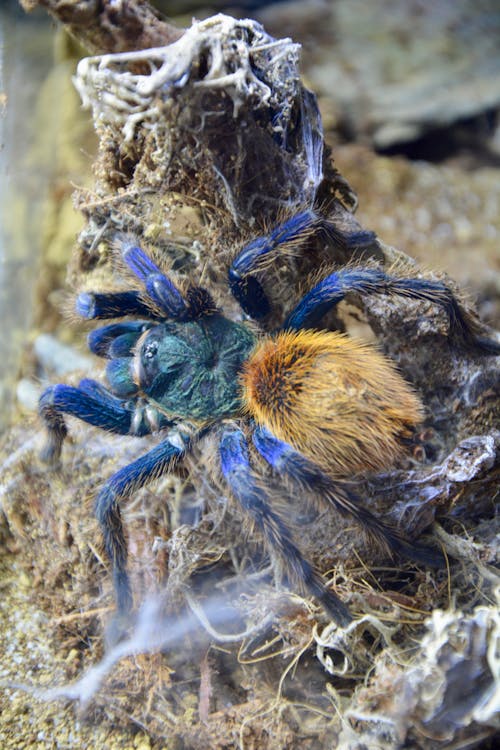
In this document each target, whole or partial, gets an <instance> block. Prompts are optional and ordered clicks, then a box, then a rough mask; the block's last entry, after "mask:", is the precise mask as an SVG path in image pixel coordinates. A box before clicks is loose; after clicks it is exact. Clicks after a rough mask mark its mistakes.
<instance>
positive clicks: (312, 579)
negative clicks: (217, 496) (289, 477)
mask: <svg viewBox="0 0 500 750" xmlns="http://www.w3.org/2000/svg"><path fill="white" fill-rule="evenodd" d="M219 450H220V459H221V469H222V474H223V476H224V478H225V479H226V481H227V482H228V484H229V486H230V488H231V491H232V492H233V494H234V496H235V497H236V499H237V500H238V502H239V503H240V505H241V506H242V508H243V509H244V510H245V512H246V513H247V514H248V515H249V516H250V518H252V520H253V521H254V522H255V524H256V525H257V526H258V528H259V529H260V530H261V532H262V534H263V536H264V539H265V541H266V544H267V546H268V549H270V550H273V551H274V552H276V553H277V554H278V556H279V559H280V561H281V562H282V563H283V564H284V567H285V570H286V572H287V574H288V576H289V577H290V578H291V579H292V580H296V581H297V582H298V583H300V584H301V585H302V587H303V588H304V589H306V590H307V591H308V592H309V593H310V594H312V595H313V596H314V597H315V598H316V599H318V601H319V602H321V604H322V605H323V606H324V608H325V610H326V611H327V612H328V614H329V615H330V616H331V617H332V618H333V619H334V620H335V622H337V623H339V624H340V625H343V626H345V625H348V624H349V622H350V621H351V615H350V613H349V610H348V609H347V607H346V606H345V605H344V604H343V603H342V602H341V601H340V599H338V598H337V597H336V596H335V594H333V592H331V591H329V590H328V589H327V588H326V586H325V584H324V582H323V580H322V578H321V576H320V575H319V573H318V572H317V571H316V570H315V569H314V568H313V567H312V565H311V564H310V563H309V562H308V561H307V560H305V559H304V558H303V557H302V554H301V552H300V551H299V549H298V548H297V547H296V545H295V543H294V541H293V540H292V537H291V535H290V532H289V530H288V528H287V527H286V525H285V523H284V522H283V520H282V518H281V517H280V516H279V515H278V514H277V513H276V512H275V511H274V510H273V509H272V508H271V507H270V505H269V498H268V497H267V495H266V493H265V491H264V489H263V488H262V487H260V486H259V485H258V484H257V483H256V481H255V479H254V477H253V474H252V470H251V467H250V462H249V458H248V446H247V443H246V439H245V436H244V435H243V432H242V431H241V430H239V429H236V428H227V429H225V430H224V431H223V433H222V437H221V441H220V449H219Z"/></svg>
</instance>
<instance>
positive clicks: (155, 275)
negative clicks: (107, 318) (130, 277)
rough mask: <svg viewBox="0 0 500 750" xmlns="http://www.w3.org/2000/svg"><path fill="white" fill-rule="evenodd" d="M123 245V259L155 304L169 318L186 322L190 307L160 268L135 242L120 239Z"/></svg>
mask: <svg viewBox="0 0 500 750" xmlns="http://www.w3.org/2000/svg"><path fill="white" fill-rule="evenodd" d="M118 241H119V243H120V244H121V251H122V257H123V259H124V261H125V263H126V264H127V265H128V267H129V268H130V270H131V271H133V273H134V274H135V275H136V276H137V278H138V279H139V280H140V281H142V283H143V284H144V287H145V289H146V292H147V293H148V295H149V296H150V297H151V299H152V300H153V302H154V303H155V304H156V305H158V307H160V308H161V309H162V310H163V312H164V313H165V315H166V317H167V318H172V320H184V319H186V318H187V317H188V306H187V304H186V302H185V300H184V298H183V296H182V294H181V293H180V291H179V290H178V289H177V287H176V286H175V284H174V283H173V281H171V280H170V279H169V278H168V277H167V276H165V274H164V273H162V271H161V270H160V268H158V266H157V265H156V263H154V262H153V261H152V260H151V258H150V257H149V256H148V255H147V254H146V253H145V252H144V250H142V249H141V248H140V247H139V246H138V245H136V244H135V243H134V242H133V241H131V240H128V239H127V238H125V239H120V238H119V239H118Z"/></svg>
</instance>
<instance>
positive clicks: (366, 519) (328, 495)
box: [252, 427, 445, 567]
mask: <svg viewBox="0 0 500 750" xmlns="http://www.w3.org/2000/svg"><path fill="white" fill-rule="evenodd" d="M252 439H253V443H254V445H255V447H256V448H257V450H258V452H259V453H260V455H261V456H262V457H263V458H264V459H265V460H266V461H267V462H268V463H269V464H270V465H271V466H272V467H273V469H274V470H275V471H276V472H277V473H278V474H279V475H285V476H287V477H288V478H289V479H290V480H291V481H292V482H293V483H294V484H295V485H296V486H298V487H299V488H300V489H301V490H303V491H305V492H306V495H309V498H310V499H312V500H313V501H314V502H315V504H316V505H317V506H318V505H319V506H322V507H326V508H334V509H335V510H336V511H338V512H339V513H341V515H343V516H344V517H345V516H347V517H350V518H353V519H354V520H355V521H357V522H358V523H359V524H361V526H362V527H363V528H364V529H365V530H366V531H367V532H368V533H369V534H371V535H372V536H373V537H374V538H375V539H376V540H377V541H378V542H379V543H380V544H381V545H382V546H383V547H384V549H386V550H387V552H389V554H392V553H393V552H397V553H399V554H402V555H404V556H405V557H407V558H408V559H410V560H413V561H415V562H420V563H423V564H424V565H431V566H433V567H442V566H443V565H444V564H445V561H444V557H443V555H442V554H441V552H440V551H439V550H435V549H432V548H430V547H425V546H423V545H418V544H413V543H411V542H409V541H408V540H407V539H405V538H404V537H403V536H402V535H401V534H399V533H398V532H397V531H396V530H395V529H393V528H392V527H391V526H388V525H387V524H385V523H383V522H382V521H379V519H378V518H377V517H376V516H374V515H373V513H370V511H369V510H368V509H367V508H364V507H363V505H362V504H361V501H360V498H359V497H358V496H357V495H356V494H355V493H354V492H353V491H352V490H351V488H350V487H349V486H348V483H347V482H345V481H339V480H333V479H332V478H331V477H329V476H328V475H327V474H326V473H325V472H324V471H322V470H321V468H320V467H319V466H317V465H316V464H315V463H314V462H313V461H311V460H309V459H308V458H306V457H305V456H303V455H302V454H301V453H299V452H298V451H296V450H295V449H294V448H292V446H291V445H289V443H286V442H285V441H283V440H278V438H276V437H274V435H273V434H272V433H271V432H270V431H269V430H268V429H266V428H265V427H256V429H255V431H254V433H253V436H252Z"/></svg>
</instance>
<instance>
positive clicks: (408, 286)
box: [283, 268, 500, 354]
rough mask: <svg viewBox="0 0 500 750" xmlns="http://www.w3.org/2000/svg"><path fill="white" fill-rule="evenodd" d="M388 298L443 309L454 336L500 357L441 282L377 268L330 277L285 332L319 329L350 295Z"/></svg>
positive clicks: (294, 314)
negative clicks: (392, 273) (400, 276)
mask: <svg viewBox="0 0 500 750" xmlns="http://www.w3.org/2000/svg"><path fill="white" fill-rule="evenodd" d="M351 292H356V293H358V294H362V295H364V294H387V295H397V296H400V297H408V298H410V299H416V300H426V301H428V302H432V303H433V304H435V305H437V306H438V307H441V308H442V309H443V310H444V311H445V312H446V314H447V315H448V319H449V322H450V336H456V337H457V338H458V339H459V340H460V341H461V342H462V343H463V344H464V345H466V346H469V347H471V348H475V349H477V350H478V351H479V352H482V353H484V354H500V344H498V343H497V342H496V341H492V340H490V339H487V338H484V337H482V336H479V335H478V326H477V324H476V323H475V321H474V320H472V319H471V318H470V317H469V316H468V315H467V314H466V313H464V312H463V311H462V309H461V308H460V306H459V304H458V301H457V300H456V298H455V297H454V295H453V293H452V291H451V289H449V288H448V287H447V286H446V284H443V283H442V282H440V281H430V280H427V279H403V278H399V277H397V276H389V275H388V274H386V273H384V271H381V270H379V269H376V268H351V269H349V268H348V269H345V270H341V271H337V272H335V273H332V274H330V275H329V276H327V277H326V278H325V279H323V280H322V281H320V282H319V283H318V284H316V286H315V287H313V288H312V289H311V290H310V291H309V292H308V293H307V294H306V295H305V296H304V297H303V298H302V300H301V301H300V302H299V304H298V305H297V306H296V307H295V308H294V309H293V310H292V312H291V313H290V315H289V316H288V318H287V319H286V321H285V323H284V325H283V328H284V329H287V330H298V329H300V328H315V327H317V326H318V324H319V322H320V320H321V318H322V317H323V316H324V315H325V314H326V313H327V312H328V311H329V310H331V309H332V308H333V307H335V305H337V304H338V303H339V302H341V301H342V300H343V299H344V298H345V296H346V294H349V293H351Z"/></svg>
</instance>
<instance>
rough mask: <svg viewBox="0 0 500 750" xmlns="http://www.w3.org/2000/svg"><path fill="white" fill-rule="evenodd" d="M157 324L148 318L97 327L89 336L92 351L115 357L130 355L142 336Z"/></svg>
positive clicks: (105, 356)
mask: <svg viewBox="0 0 500 750" xmlns="http://www.w3.org/2000/svg"><path fill="white" fill-rule="evenodd" d="M154 325H155V324H154V323H153V322H152V321H147V320H132V321H128V322H123V323H111V324H110V325H107V326H101V327H100V328H95V329H94V330H93V331H91V332H90V333H89V335H88V336H87V344H88V347H89V349H90V351H91V352H93V353H94V354H97V356H98V357H104V358H105V359H114V358H115V357H127V356H130V355H131V353H132V350H133V348H134V346H135V345H136V344H137V341H138V340H139V338H140V336H141V335H142V334H143V333H144V331H147V330H148V329H149V328H152V327H153V326H154Z"/></svg>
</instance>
